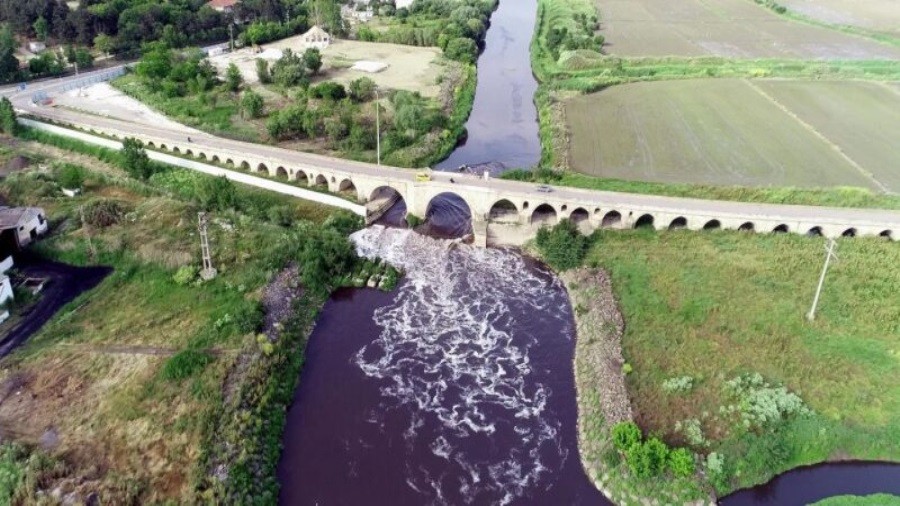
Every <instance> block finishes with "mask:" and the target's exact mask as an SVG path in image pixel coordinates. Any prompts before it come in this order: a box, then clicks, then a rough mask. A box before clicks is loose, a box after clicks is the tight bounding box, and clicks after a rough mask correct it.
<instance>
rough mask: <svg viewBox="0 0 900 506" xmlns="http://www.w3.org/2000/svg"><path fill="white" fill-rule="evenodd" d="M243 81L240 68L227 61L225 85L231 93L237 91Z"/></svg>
mask: <svg viewBox="0 0 900 506" xmlns="http://www.w3.org/2000/svg"><path fill="white" fill-rule="evenodd" d="M243 82H244V77H243V76H242V75H241V71H240V69H238V67H237V65H235V64H234V63H229V64H228V70H226V71H225V87H226V88H228V90H229V91H231V92H232V93H237V92H238V91H239V90H240V89H241V83H243Z"/></svg>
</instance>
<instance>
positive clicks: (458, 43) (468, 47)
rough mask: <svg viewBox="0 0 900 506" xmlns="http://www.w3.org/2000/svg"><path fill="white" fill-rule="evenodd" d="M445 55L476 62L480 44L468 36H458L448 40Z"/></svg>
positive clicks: (465, 61)
mask: <svg viewBox="0 0 900 506" xmlns="http://www.w3.org/2000/svg"><path fill="white" fill-rule="evenodd" d="M444 56H446V57H447V58H450V59H451V60H456V61H461V62H463V63H475V59H476V57H477V56H478V46H476V45H475V41H474V40H472V39H470V38H468V37H457V38H455V39H452V40H450V41H449V42H447V47H446V48H445V49H444Z"/></svg>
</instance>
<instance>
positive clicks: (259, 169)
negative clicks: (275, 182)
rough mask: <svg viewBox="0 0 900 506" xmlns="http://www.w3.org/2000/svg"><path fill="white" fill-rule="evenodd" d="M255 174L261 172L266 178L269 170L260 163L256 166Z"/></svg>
mask: <svg viewBox="0 0 900 506" xmlns="http://www.w3.org/2000/svg"><path fill="white" fill-rule="evenodd" d="M256 172H262V173H264V174H265V175H267V176H268V175H269V168H268V167H266V164H264V163H260V164H259V165H257V166H256Z"/></svg>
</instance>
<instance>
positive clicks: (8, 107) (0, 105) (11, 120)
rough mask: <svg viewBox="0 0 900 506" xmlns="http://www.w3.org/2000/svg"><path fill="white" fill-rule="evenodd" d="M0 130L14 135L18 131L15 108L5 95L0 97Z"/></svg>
mask: <svg viewBox="0 0 900 506" xmlns="http://www.w3.org/2000/svg"><path fill="white" fill-rule="evenodd" d="M0 130H2V131H3V133H5V134H8V135H15V134H16V133H17V132H18V131H19V123H18V121H17V120H16V110H15V109H14V108H13V105H12V102H10V101H9V99H8V98H6V97H3V98H2V99H0Z"/></svg>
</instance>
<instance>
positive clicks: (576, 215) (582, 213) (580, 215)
mask: <svg viewBox="0 0 900 506" xmlns="http://www.w3.org/2000/svg"><path fill="white" fill-rule="evenodd" d="M590 218H591V215H590V213H588V211H587V209H585V208H583V207H578V208H575V210H574V211H572V213H571V214H569V221H571V222H572V223H581V222H583V221H587V220H589V219H590Z"/></svg>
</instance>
